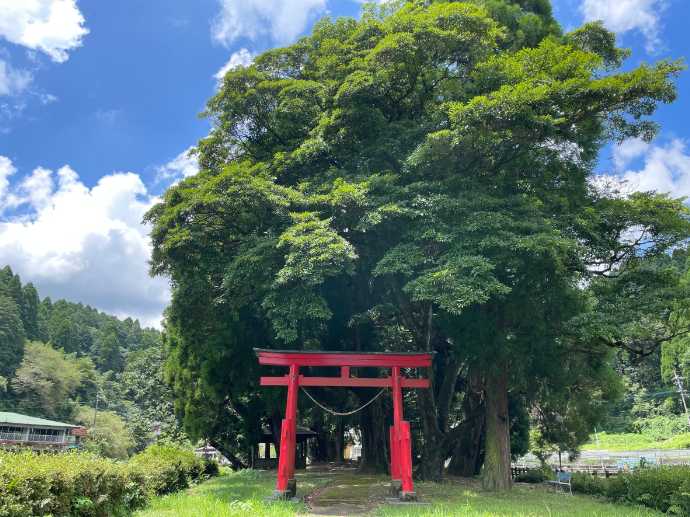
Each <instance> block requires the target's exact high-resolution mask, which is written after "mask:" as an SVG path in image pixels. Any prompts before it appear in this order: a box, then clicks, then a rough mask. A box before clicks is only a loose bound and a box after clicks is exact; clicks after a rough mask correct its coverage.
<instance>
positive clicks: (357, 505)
mask: <svg viewBox="0 0 690 517" xmlns="http://www.w3.org/2000/svg"><path fill="white" fill-rule="evenodd" d="M389 484H390V481H389V480H388V478H386V477H385V476H381V475H368V474H360V473H357V472H356V471H354V470H343V471H341V472H337V473H334V475H333V478H332V479H331V480H330V482H329V483H328V484H327V485H326V486H323V487H321V488H319V489H317V490H315V491H314V492H313V493H311V494H310V495H309V496H307V498H306V500H305V502H306V503H307V506H308V507H309V509H310V511H309V513H308V514H306V515H308V516H320V517H326V516H345V515H363V514H366V513H368V512H370V511H372V510H373V509H374V508H376V507H377V506H378V505H379V504H381V503H382V502H383V501H384V500H385V498H386V497H387V496H388V492H389Z"/></svg>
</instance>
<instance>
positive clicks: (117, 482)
mask: <svg viewBox="0 0 690 517" xmlns="http://www.w3.org/2000/svg"><path fill="white" fill-rule="evenodd" d="M145 501H146V487H145V485H144V478H143V477H142V476H141V474H140V473H138V472H136V471H132V470H131V469H129V468H128V466H127V465H126V464H122V463H115V462H113V461H111V460H107V459H103V458H99V457H97V456H94V455H91V454H84V453H65V454H36V453H32V452H28V451H25V452H0V515H2V516H3V517H24V516H27V515H36V516H38V515H46V516H47V515H53V516H56V517H57V516H68V515H69V516H72V515H74V516H83V517H92V516H93V517H106V516H111V515H117V514H118V513H124V512H125V511H128V510H132V509H135V508H137V507H140V506H142V505H143V503H144V502H145Z"/></svg>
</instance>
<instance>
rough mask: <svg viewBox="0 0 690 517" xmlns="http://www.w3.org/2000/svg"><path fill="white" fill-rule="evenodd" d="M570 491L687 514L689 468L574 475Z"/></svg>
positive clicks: (689, 493)
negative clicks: (604, 475) (605, 476)
mask: <svg viewBox="0 0 690 517" xmlns="http://www.w3.org/2000/svg"><path fill="white" fill-rule="evenodd" d="M573 490H575V491H578V492H583V493H587V494H592V495H603V496H605V497H607V498H608V499H611V500H613V501H618V502H625V503H631V504H641V505H644V506H648V507H650V508H654V509H656V510H661V511H662V512H668V513H671V514H674V515H690V467H685V466H682V467H659V468H646V469H639V470H636V471H634V472H631V473H624V474H619V475H617V476H614V477H611V478H609V479H601V478H594V477H592V476H587V475H584V474H576V475H575V476H573Z"/></svg>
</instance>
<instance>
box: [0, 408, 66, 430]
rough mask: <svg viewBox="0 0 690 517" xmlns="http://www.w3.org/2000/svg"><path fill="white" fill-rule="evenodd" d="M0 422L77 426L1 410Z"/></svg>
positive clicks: (46, 425)
mask: <svg viewBox="0 0 690 517" xmlns="http://www.w3.org/2000/svg"><path fill="white" fill-rule="evenodd" d="M0 424H14V425H38V426H44V427H65V428H70V429H72V428H74V427H79V426H76V425H72V424H65V423H64V422H56V421H54V420H46V419H45V418H36V417H33V416H28V415H20V414H19V413H6V412H3V411H0Z"/></svg>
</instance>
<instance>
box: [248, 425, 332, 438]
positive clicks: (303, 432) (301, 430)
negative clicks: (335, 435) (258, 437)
mask: <svg viewBox="0 0 690 517" xmlns="http://www.w3.org/2000/svg"><path fill="white" fill-rule="evenodd" d="M295 427H296V429H295V431H296V433H295V434H296V435H297V438H312V437H314V436H318V434H317V433H315V432H314V431H312V430H311V429H309V428H308V427H302V426H301V425H298V426H295ZM261 434H262V435H263V438H270V439H273V433H271V431H270V430H269V429H268V428H267V427H264V428H263V429H262V430H261Z"/></svg>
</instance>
